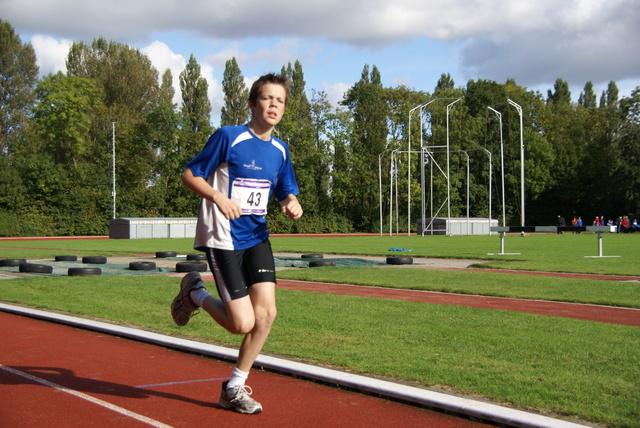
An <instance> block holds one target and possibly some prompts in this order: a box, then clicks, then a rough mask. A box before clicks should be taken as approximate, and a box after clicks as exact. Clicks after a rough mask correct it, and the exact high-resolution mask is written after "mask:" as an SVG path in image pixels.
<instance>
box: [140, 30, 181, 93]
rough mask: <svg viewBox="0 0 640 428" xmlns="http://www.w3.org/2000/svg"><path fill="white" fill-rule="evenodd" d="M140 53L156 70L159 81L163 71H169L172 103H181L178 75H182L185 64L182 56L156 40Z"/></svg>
mask: <svg viewBox="0 0 640 428" xmlns="http://www.w3.org/2000/svg"><path fill="white" fill-rule="evenodd" d="M140 51H141V52H142V53H144V54H146V55H147V56H148V57H149V59H150V60H151V63H152V64H153V66H154V67H155V68H156V69H157V70H158V74H159V77H160V79H162V74H163V73H164V72H165V70H167V69H169V70H171V77H172V78H173V87H174V89H175V95H174V97H173V102H174V103H176V104H178V105H180V103H181V102H182V98H181V94H180V73H182V71H183V70H184V67H185V65H186V64H187V61H186V60H185V58H184V56H182V55H180V54H176V53H174V52H173V51H172V50H171V49H170V48H169V46H167V45H166V44H164V43H162V42H159V41H157V40H156V41H154V42H153V43H151V44H150V45H148V46H146V47H144V48H142V49H141V50H140Z"/></svg>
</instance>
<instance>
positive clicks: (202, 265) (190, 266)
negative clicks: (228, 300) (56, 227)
mask: <svg viewBox="0 0 640 428" xmlns="http://www.w3.org/2000/svg"><path fill="white" fill-rule="evenodd" d="M176 255H177V254H176V253H175V252H173V251H163V252H157V253H156V257H157V258H171V257H176ZM301 257H302V258H303V259H312V260H311V261H310V262H309V267H320V266H335V265H336V262H335V261H334V260H322V259H323V258H324V256H323V255H322V254H303V255H302V256H301ZM205 259H206V256H205V255H204V254H188V255H187V261H186V262H178V263H176V272H180V273H183V272H206V271H207V268H208V265H207V263H206V262H204V261H202V260H205ZM77 260H78V257H77V256H66V255H63V256H55V261H56V262H62V261H67V262H69V261H73V262H75V261H77ZM386 262H387V264H391V265H404V264H412V263H413V258H412V257H387V259H386ZM82 263H86V264H106V263H107V258H106V257H105V256H84V257H82ZM0 266H18V267H19V271H20V272H25V273H53V266H50V265H45V264H39V263H28V262H27V260H26V259H2V260H0ZM155 269H156V263H155V262H149V261H137V262H131V263H129V270H135V271H151V270H155ZM67 274H68V275H69V276H92V275H102V269H101V268H99V267H73V268H69V269H68V271H67Z"/></svg>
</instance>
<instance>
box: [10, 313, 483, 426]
mask: <svg viewBox="0 0 640 428" xmlns="http://www.w3.org/2000/svg"><path fill="white" fill-rule="evenodd" d="M0 324H1V325H2V327H3V328H2V336H1V339H0V349H2V352H1V353H0V397H2V399H1V400H0V415H2V422H1V425H2V426H7V427H16V428H19V427H34V426H55V427H79V426H82V427H114V426H117V427H123V428H128V427H143V426H150V425H151V426H157V427H164V426H174V427H210V426H216V427H231V426H233V427H237V426H242V427H287V426H298V427H345V426H346V427H350V428H358V427H372V426H376V427H380V426H412V427H419V426H421V427H433V428H438V427H452V428H455V427H461V428H462V427H470V428H471V427H483V426H487V425H484V424H481V423H478V422H473V421H470V420H466V419H461V418H455V417H453V416H449V415H445V414H442V413H438V412H432V411H428V410H425V409H421V408H417V407H414V406H410V405H404V404H401V403H397V402H393V401H389V400H384V399H380V398H376V397H372V396H368V395H364V394H359V393H355V392H349V391H344V390H340V389H337V388H333V387H329V386H325V385H320V384H317V383H313V382H309V381H304V380H299V379H295V378H292V377H288V376H284V375H278V374H274V373H270V372H266V371H261V370H253V371H252V373H251V377H250V378H249V385H251V386H252V387H253V389H254V391H255V393H254V397H255V398H256V399H257V400H258V401H260V402H261V403H262V405H263V406H264V409H265V410H264V412H263V413H261V414H258V415H249V416H248V415H240V414H237V413H234V412H231V411H227V410H224V409H221V408H220V407H219V406H218V404H217V402H218V396H219V392H220V385H221V384H222V381H223V380H225V378H226V377H227V376H228V375H229V373H230V371H231V365H230V364H229V363H226V362H221V361H218V360H214V359H210V358H205V357H200V356H197V355H192V354H186V353H182V352H179V351H174V350H170V349H167V348H164V347H161V346H155V345H150V344H145V343H140V342H136V341H132V340H128V339H122V338H118V337H114V336H110V335H105V334H103V333H97V332H92V331H87V330H81V329H77V328H73V327H67V326H63V325H59V324H54V323H50V322H45V321H40V320H35V319H31V318H27V317H23V316H19V315H11V314H7V313H3V312H0Z"/></svg>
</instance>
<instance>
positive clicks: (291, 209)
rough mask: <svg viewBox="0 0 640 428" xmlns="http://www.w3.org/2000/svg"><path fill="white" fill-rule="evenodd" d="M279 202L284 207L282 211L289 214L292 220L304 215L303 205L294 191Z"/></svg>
mask: <svg viewBox="0 0 640 428" xmlns="http://www.w3.org/2000/svg"><path fill="white" fill-rule="evenodd" d="M279 204H280V206H281V207H282V213H283V214H287V216H289V218H290V219H291V220H297V219H299V218H300V217H302V213H303V211H302V206H301V205H300V202H298V198H296V195H294V194H293V193H290V194H288V195H287V197H286V198H284V199H283V200H281V201H280V202H279Z"/></svg>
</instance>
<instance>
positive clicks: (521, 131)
mask: <svg viewBox="0 0 640 428" xmlns="http://www.w3.org/2000/svg"><path fill="white" fill-rule="evenodd" d="M507 101H508V102H509V104H511V105H512V106H514V107H515V108H516V110H518V114H519V115H520V199H521V201H520V203H521V205H522V215H521V226H524V218H525V216H524V213H525V209H524V130H523V128H522V124H523V120H522V107H520V105H518V104H517V103H516V102H514V101H513V100H510V99H507Z"/></svg>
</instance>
